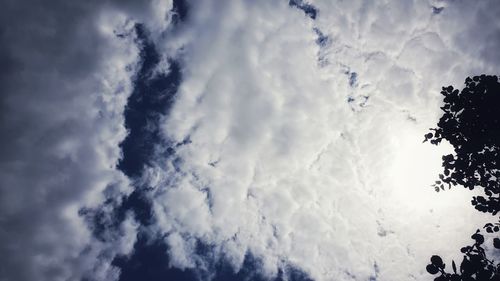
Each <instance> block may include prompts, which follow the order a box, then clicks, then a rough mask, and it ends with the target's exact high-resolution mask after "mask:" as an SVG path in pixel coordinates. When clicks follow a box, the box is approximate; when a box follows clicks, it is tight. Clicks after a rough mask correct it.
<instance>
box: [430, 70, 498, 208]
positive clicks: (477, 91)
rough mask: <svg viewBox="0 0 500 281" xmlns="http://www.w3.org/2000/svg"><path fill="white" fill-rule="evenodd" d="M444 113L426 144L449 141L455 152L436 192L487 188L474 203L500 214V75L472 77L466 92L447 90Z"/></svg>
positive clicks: (446, 157) (446, 163) (445, 159)
mask: <svg viewBox="0 0 500 281" xmlns="http://www.w3.org/2000/svg"><path fill="white" fill-rule="evenodd" d="M441 94H443V95H444V105H443V106H442V107H441V109H442V110H443V111H444V114H443V116H442V117H441V119H440V120H439V123H438V128H435V129H431V131H433V132H430V133H428V134H427V135H425V140H424V142H425V141H427V140H429V141H430V142H431V143H432V144H439V143H440V142H441V141H442V140H443V139H445V140H447V141H448V142H449V143H450V144H451V145H453V147H454V149H455V153H454V155H453V154H449V155H444V156H443V167H444V172H443V174H440V175H439V178H440V180H439V181H437V182H436V184H435V185H434V187H435V188H436V191H438V190H439V189H444V187H445V186H448V188H450V187H451V186H454V185H461V186H463V187H466V188H469V189H470V190H472V189H474V188H476V187H480V188H484V194H485V195H486V197H484V196H476V197H474V198H473V200H472V204H473V205H474V206H475V208H476V209H477V210H479V211H481V212H488V213H491V214H493V215H496V214H497V213H498V211H500V196H499V195H500V181H499V180H498V179H500V169H499V166H500V165H499V164H500V154H499V151H500V107H499V106H500V83H499V82H498V77H497V76H490V75H484V74H483V75H481V76H474V77H473V78H470V77H468V78H467V79H466V80H465V88H464V89H463V90H462V91H459V90H457V89H454V88H453V86H448V87H443V90H442V91H441Z"/></svg>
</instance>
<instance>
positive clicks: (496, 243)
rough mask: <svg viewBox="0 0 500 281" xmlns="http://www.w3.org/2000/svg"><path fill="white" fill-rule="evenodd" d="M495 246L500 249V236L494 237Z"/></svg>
mask: <svg viewBox="0 0 500 281" xmlns="http://www.w3.org/2000/svg"><path fill="white" fill-rule="evenodd" d="M493 246H494V247H495V248H497V249H500V239H498V238H496V237H495V238H493Z"/></svg>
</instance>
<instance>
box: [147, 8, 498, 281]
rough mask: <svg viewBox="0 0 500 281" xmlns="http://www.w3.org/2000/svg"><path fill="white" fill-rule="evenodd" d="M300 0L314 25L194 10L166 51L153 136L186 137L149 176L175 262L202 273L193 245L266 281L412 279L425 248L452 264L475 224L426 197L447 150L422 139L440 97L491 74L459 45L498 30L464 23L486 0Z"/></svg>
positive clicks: (254, 13) (485, 60)
mask: <svg viewBox="0 0 500 281" xmlns="http://www.w3.org/2000/svg"><path fill="white" fill-rule="evenodd" d="M313 4H314V5H315V6H316V7H317V9H318V11H319V15H318V16H317V19H316V20H313V19H311V17H309V16H308V15H307V14H306V13H304V12H303V11H301V10H300V9H297V8H295V7H290V6H289V5H287V3H285V2H269V1H253V2H251V3H250V2H247V1H228V2H220V3H219V2H218V3H217V4H214V3H210V2H203V1H202V2H200V3H196V5H192V10H190V12H191V14H190V15H191V16H190V18H189V20H188V23H187V24H186V25H185V27H184V29H183V30H182V32H179V33H177V34H175V35H176V37H175V38H173V39H172V38H170V39H169V40H167V41H165V42H164V44H165V46H166V47H165V48H166V50H171V49H175V46H178V45H182V46H183V49H182V55H183V66H184V71H183V74H184V80H183V83H182V84H181V86H180V89H179V93H178V99H177V101H176V103H175V105H174V108H173V109H172V111H171V112H170V113H169V116H168V118H165V121H164V125H163V126H164V132H165V138H166V139H168V140H173V141H174V142H179V143H180V142H182V141H183V140H186V139H189V141H190V142H189V143H187V144H186V145H183V146H181V147H179V148H178V149H177V151H176V156H177V158H176V160H175V162H174V163H173V164H172V163H168V161H169V160H168V159H165V160H162V159H161V158H160V159H159V163H160V164H159V165H158V167H156V168H155V169H152V172H151V174H152V175H153V176H151V177H152V180H151V183H152V185H154V186H156V191H155V193H156V194H155V195H153V201H154V205H155V215H156V217H157V219H158V222H159V224H158V226H159V227H160V229H161V231H162V232H163V233H165V235H167V238H166V239H165V240H166V242H167V243H168V245H169V246H170V248H171V251H170V253H171V258H172V264H173V265H174V266H178V267H187V268H190V267H200V266H202V265H203V262H200V260H199V259H200V258H201V257H198V256H197V254H196V251H197V250H196V247H197V246H196V245H197V244H196V243H197V241H202V242H203V243H205V244H208V245H212V246H213V247H214V248H215V249H216V250H215V251H218V252H219V253H220V257H222V258H223V259H225V260H227V261H229V262H230V263H232V264H233V265H234V266H235V268H236V269H238V268H239V267H240V266H241V265H242V263H243V261H244V259H245V256H246V254H247V253H251V254H252V255H254V256H256V257H257V258H258V259H260V261H261V263H262V270H263V272H264V274H266V275H268V276H273V275H275V274H277V272H278V269H279V268H280V267H284V266H285V265H287V264H291V265H293V266H296V267H298V268H300V269H301V270H303V271H305V272H306V273H308V274H309V275H310V276H311V277H312V278H314V279H317V280H368V279H369V278H380V280H411V279H416V280H421V279H422V278H424V275H425V273H424V270H423V269H424V267H425V263H426V261H427V258H428V256H429V255H430V254H432V252H433V251H436V252H439V253H440V254H442V255H444V256H453V255H456V254H457V253H452V252H445V251H447V250H446V249H448V248H451V249H455V248H456V249H459V247H460V245H462V244H464V243H466V241H467V238H468V237H467V235H461V234H463V233H468V232H470V231H472V230H473V229H472V228H474V227H472V228H471V225H472V226H473V225H478V226H480V225H481V223H483V222H484V221H485V220H486V219H488V218H485V217H482V216H481V215H480V214H477V213H475V212H474V210H472V208H468V207H467V205H468V204H469V198H470V194H467V193H466V192H461V190H455V191H454V192H447V193H445V194H435V193H433V191H432V190H431V188H429V187H428V186H429V185H430V184H431V183H432V182H433V181H434V179H435V178H436V177H437V173H438V172H439V167H440V155H441V154H442V153H443V152H445V151H446V148H441V149H438V148H433V147H424V145H422V144H421V140H422V135H423V134H424V133H425V132H426V130H427V128H429V127H432V126H433V124H435V122H436V120H437V118H438V115H439V103H440V96H439V89H440V87H441V86H443V85H448V84H450V83H452V84H455V85H460V84H461V82H462V80H463V79H464V78H465V77H466V76H468V75H472V74H476V73H482V72H495V71H498V68H497V67H496V65H497V64H496V62H495V61H494V57H493V55H492V54H490V53H489V52H488V51H487V50H486V49H484V47H483V45H480V46H477V47H471V45H470V44H469V42H466V40H471V39H472V38H470V36H467V35H465V34H467V33H473V30H474V31H477V30H481V31H482V32H481V33H480V34H478V35H474V36H476V37H478V38H481V39H479V40H484V39H483V38H484V37H487V36H490V35H488V34H493V33H495V32H496V30H497V27H496V26H492V25H490V24H487V23H486V22H484V21H482V20H478V19H479V18H484V17H485V15H483V14H484V13H487V14H489V12H490V11H493V10H494V9H496V8H497V7H495V8H493V9H492V8H491V6H495V5H494V3H492V2H490V3H484V4H483V5H484V6H482V5H473V6H472V5H470V4H467V3H462V2H453V3H447V2H443V1H439V2H423V1H414V2H412V1H404V2H399V3H392V2H391V3H378V4H375V3H372V2H362V1H350V2H331V1H315V2H314V3H313ZM441 8H443V9H441ZM438 11H439V12H438ZM486 17H487V16H486ZM459 22H461V23H462V22H467V23H468V25H467V24H466V25H464V24H459ZM318 34H320V36H322V37H321V38H318V36H319V35H318ZM474 34H475V33H474ZM483 34H484V35H483ZM464 38H465V39H464ZM492 44H494V43H492ZM478 45H479V44H478ZM487 49H488V50H489V48H487ZM447 149H448V151H449V148H447ZM444 241H446V242H444Z"/></svg>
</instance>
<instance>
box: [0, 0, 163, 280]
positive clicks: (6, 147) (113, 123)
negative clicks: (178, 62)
mask: <svg viewBox="0 0 500 281" xmlns="http://www.w3.org/2000/svg"><path fill="white" fill-rule="evenodd" d="M170 5H171V3H168V2H165V3H163V4H162V5H161V6H164V7H165V8H168V7H169V6H170ZM153 7H154V8H155V9H151V7H150V6H149V5H145V4H141V5H137V4H134V1H130V3H121V4H120V5H119V6H118V5H115V4H114V3H112V2H108V3H99V1H86V2H85V3H83V2H82V3H76V2H75V3H67V2H66V1H50V2H43V1H28V2H23V3H19V2H18V1H5V2H4V3H3V8H2V12H1V16H0V18H1V20H0V21H1V26H2V27H1V32H0V36H1V37H0V38H1V42H2V43H1V44H0V45H1V47H0V48H1V50H0V61H2V70H1V76H0V79H1V85H2V86H1V92H2V95H1V97H0V107H1V111H0V112H1V113H0V114H1V117H0V131H1V134H2V140H1V145H0V153H1V155H2V156H1V160H0V240H1V243H0V251H1V252H2V258H1V259H0V264H1V265H0V279H1V280H81V278H82V277H84V276H87V278H89V279H91V280H94V279H95V280H98V279H100V280H112V279H114V278H116V277H117V274H118V272H117V270H116V269H114V268H112V266H111V264H110V259H112V258H113V257H114V254H116V253H122V254H126V253H128V252H130V250H131V249H132V245H133V242H134V241H135V233H136V231H135V229H136V225H135V223H134V222H133V220H132V219H127V220H126V221H125V222H124V223H123V224H122V225H121V226H120V227H119V229H118V230H117V233H118V237H117V239H116V240H112V241H107V243H103V241H100V240H97V239H96V238H94V237H93V236H92V234H91V232H90V230H89V229H88V227H87V225H86V224H85V222H84V221H83V219H82V217H80V216H79V215H78V212H79V209H80V208H82V207H83V206H89V207H92V206H96V205H97V204H99V203H100V202H101V200H102V199H103V195H102V191H103V190H105V189H107V190H108V192H111V191H113V192H114V193H115V195H119V194H121V193H128V192H129V189H130V187H129V181H128V179H127V178H126V177H125V176H124V175H123V174H122V173H121V172H119V171H117V170H116V168H115V166H116V163H117V161H118V159H119V157H120V153H121V152H120V148H119V146H118V145H119V143H120V142H121V141H122V140H123V138H124V137H125V135H126V130H125V128H124V126H123V109H124V107H125V104H126V101H127V97H128V95H129V93H130V92H131V88H132V83H131V76H132V75H133V74H134V65H135V62H136V60H137V57H138V50H137V47H136V45H135V44H134V42H133V39H134V38H133V33H131V35H130V36H128V37H123V38H119V37H118V36H116V35H117V34H119V33H127V32H129V33H130V30H131V29H132V27H133V24H134V19H136V20H143V19H151V21H153V19H155V13H156V12H161V11H164V9H163V10H162V8H161V7H160V5H156V4H155V6H153ZM152 11H155V13H153V12H152ZM162 16H163V18H162V19H161V20H162V22H163V23H165V24H168V22H166V21H165V20H164V16H165V14H164V13H163V14H162ZM146 23H148V22H147V21H146ZM151 27H152V29H153V30H154V28H155V27H156V28H157V29H161V28H162V26H160V25H151Z"/></svg>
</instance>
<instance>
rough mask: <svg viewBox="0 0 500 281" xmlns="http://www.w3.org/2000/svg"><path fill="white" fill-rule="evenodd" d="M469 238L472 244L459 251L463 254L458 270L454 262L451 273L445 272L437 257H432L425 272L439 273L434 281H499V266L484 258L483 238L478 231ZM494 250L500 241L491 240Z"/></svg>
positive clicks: (441, 261) (444, 267) (499, 244)
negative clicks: (472, 241)
mask: <svg viewBox="0 0 500 281" xmlns="http://www.w3.org/2000/svg"><path fill="white" fill-rule="evenodd" d="M471 238H472V239H473V240H474V244H472V245H470V246H465V247H462V249H460V251H461V252H462V253H464V257H463V260H462V262H461V263H460V269H457V265H456V264H455V261H452V262H451V268H452V271H453V272H447V271H446V265H445V264H444V263H443V260H442V259H441V257H439V256H432V257H431V263H430V264H428V265H427V267H426V270H427V272H429V273H430V274H433V275H434V274H438V273H441V274H440V275H439V276H438V277H436V278H435V279H434V280H435V281H474V280H475V281H499V280H500V265H498V264H497V265H495V263H494V261H493V260H489V259H488V258H487V257H486V254H485V251H484V248H483V247H482V244H483V243H484V236H483V235H481V234H480V233H479V229H478V230H477V231H476V233H474V234H473V235H472V236H471ZM493 245H494V247H495V248H497V249H498V248H500V239H498V238H495V239H494V240H493Z"/></svg>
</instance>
